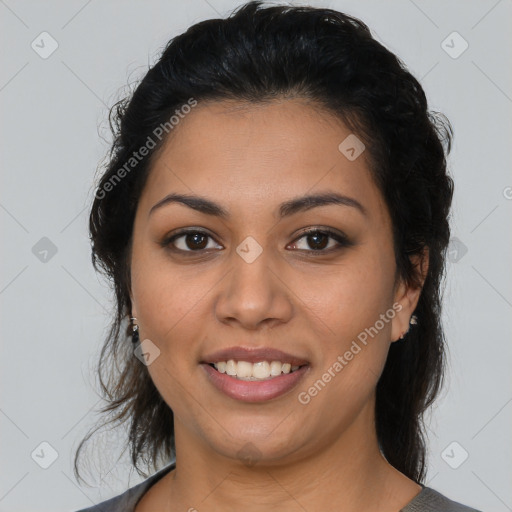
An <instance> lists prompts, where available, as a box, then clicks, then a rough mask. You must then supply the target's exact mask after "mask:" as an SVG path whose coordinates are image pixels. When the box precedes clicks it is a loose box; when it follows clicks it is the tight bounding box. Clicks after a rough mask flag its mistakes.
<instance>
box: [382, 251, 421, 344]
mask: <svg viewBox="0 0 512 512" xmlns="http://www.w3.org/2000/svg"><path fill="white" fill-rule="evenodd" d="M409 259H410V260H411V262H412V264H413V267H414V271H415V272H416V275H417V276H418V280H419V281H420V286H417V287H416V286H407V284H406V283H405V282H403V281H402V280H400V282H399V284H398V287H397V289H396V291H395V299H394V303H399V304H400V305H401V306H402V309H400V311H397V313H396V315H395V316H394V318H393V320H392V321H391V341H392V342H395V341H398V340H399V339H400V336H402V335H405V333H406V332H407V331H408V330H409V322H410V320H411V316H412V314H413V313H414V310H415V309H416V306H417V305H418V301H419V299H420V295H421V290H422V289H423V284H424V283H425V279H426V278H427V273H428V264H429V250H428V247H426V246H425V248H424V249H423V252H422V253H421V254H414V255H413V256H410V257H409Z"/></svg>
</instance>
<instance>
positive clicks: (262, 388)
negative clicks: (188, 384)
mask: <svg viewBox="0 0 512 512" xmlns="http://www.w3.org/2000/svg"><path fill="white" fill-rule="evenodd" d="M201 367H202V368H203V369H204V371H205V372H206V376H207V377H208V379H209V381H210V382H211V383H212V384H213V385H214V386H215V387H216V388H217V389H218V390H219V391H222V392H223V393H224V394H225V395H227V396H229V397H231V398H234V399H235V400H241V401H243V402H264V401H267V400H272V399H273V398H277V397H278V396H281V395H284V394H285V393H287V392H288V391H290V390H291V389H293V388H294V387H295V386H296V385H297V384H298V383H299V381H300V380H301V379H302V378H303V377H304V375H305V374H306V372H307V371H308V369H309V366H308V365H306V366H302V367H301V368H299V369H298V370H295V371H294V372H291V373H286V374H283V375H279V376H277V377H273V378H271V379H267V380H261V381H254V380H252V381H247V380H239V379H237V378H236V377H231V376H230V375H228V374H226V373H220V372H218V371H217V370H216V369H215V368H212V367H211V366H210V365H209V364H201Z"/></svg>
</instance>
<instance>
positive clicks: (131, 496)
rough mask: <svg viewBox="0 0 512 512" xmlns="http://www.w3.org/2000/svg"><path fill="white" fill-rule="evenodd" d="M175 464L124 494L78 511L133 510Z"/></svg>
mask: <svg viewBox="0 0 512 512" xmlns="http://www.w3.org/2000/svg"><path fill="white" fill-rule="evenodd" d="M174 465H175V463H174V462H173V463H172V464H170V465H168V466H166V467H165V468H163V469H161V470H160V471H158V472H157V473H155V474H154V475H151V476H150V477H149V478H147V479H146V480H144V481H143V482H140V483H139V484H137V485H135V486H133V487H130V488H129V489H128V490H126V491H125V492H123V493H122V494H119V495H117V496H114V497H113V498H110V499H108V500H106V501H102V502H101V503H97V504H96V505H94V506H92V507H89V508H83V509H80V510H78V511H77V512H133V511H134V510H135V505H136V504H137V502H138V501H139V500H140V499H141V498H142V496H143V495H144V493H146V492H147V491H148V489H149V488H150V487H151V486H152V485H153V484H155V483H156V482H157V481H158V480H160V478H162V477H163V476H164V475H166V474H167V473H168V472H169V471H171V470H172V469H174Z"/></svg>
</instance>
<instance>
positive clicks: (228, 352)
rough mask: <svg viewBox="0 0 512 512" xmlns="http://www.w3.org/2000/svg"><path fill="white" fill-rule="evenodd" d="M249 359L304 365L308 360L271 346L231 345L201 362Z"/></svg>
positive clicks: (253, 361)
mask: <svg viewBox="0 0 512 512" xmlns="http://www.w3.org/2000/svg"><path fill="white" fill-rule="evenodd" d="M230 359H233V360H235V361H247V362H248V363H257V362H259V361H270V362H272V361H280V362H281V363H290V364H291V365H292V366H303V365H305V364H308V361H306V360H305V359H302V358H301V357H298V356H295V355H293V354H288V353H286V352H283V351H282V350H277V349H275V348H270V347H261V348H246V347H230V348H225V349H222V350H218V351H217V352H213V353H212V354H208V355H207V356H206V357H204V358H203V359H202V361H201V363H206V364H211V363H218V362H219V361H229V360H230Z"/></svg>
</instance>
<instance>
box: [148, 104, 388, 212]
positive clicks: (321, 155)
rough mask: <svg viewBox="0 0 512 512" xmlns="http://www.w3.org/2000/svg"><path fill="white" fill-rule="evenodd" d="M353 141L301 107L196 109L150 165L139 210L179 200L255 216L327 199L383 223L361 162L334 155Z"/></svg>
mask: <svg viewBox="0 0 512 512" xmlns="http://www.w3.org/2000/svg"><path fill="white" fill-rule="evenodd" d="M353 135H354V134H352V132H351V130H350V129H349V128H348V127H347V126H345V125H344V124H343V122H341V120H339V119H338V118H336V117H334V116H333V115H331V114H329V113H327V112H325V111H321V110H320V109H318V108H315V107H314V106H313V105H312V104H308V103H307V102H306V101H304V100H298V99H293V100H284V101H272V102H270V103H264V104H261V103H258V104H248V103H241V102H232V101H221V102H210V103H206V104H199V105H198V106H196V107H195V108H194V109H192V110H191V112H190V113H188V114H186V115H185V116H183V118H182V119H180V121H179V123H178V124H177V125H176V126H175V127H174V129H173V131H172V132H171V136H170V137H169V138H168V140H167V141H166V142H165V145H164V147H163V148H162V151H161V152H160V154H159V155H158V157H157V158H156V159H155V161H154V162H153V166H152V169H151V171H150V176H149V178H148V181H147V184H146V187H145V190H144V193H143V197H142V198H141V203H144V204H141V206H144V207H145V208H148V209H149V208H151V206H152V205H153V204H154V203H156V202H157V201H159V200H160V199H162V197H164V196H165V195H166V194H169V193H171V192H183V193H193V194H197V195H202V196H205V197H214V198H215V199H216V201H217V202H220V203H221V204H225V205H232V207H233V210H234V211H235V210H236V209H244V210H251V211H252V212H258V211H261V208H264V209H265V210H268V209H269V208H272V204H273V203H275V204H277V203H280V202H282V201H285V200H287V199H289V198H291V197H298V196H300V195H306V194H312V193H315V192H317V191H322V192H325V191H333V192H338V193H341V194H344V195H347V196H351V197H354V198H355V199H357V200H358V201H359V202H361V203H362V204H364V206H365V207H366V208H367V210H369V212H370V214H371V213H372V212H373V215H377V216H382V215H383V214H384V213H385V210H386V208H385V205H384V201H383V198H382V196H381V194H380V192H379V191H378V189H377V187H376V186H375V184H374V182H373V179H372V177H371V174H370V171H369V166H368V161H367V155H366V154H365V152H364V151H363V153H362V154H361V155H360V156H359V157H358V158H356V159H355V160H349V159H348V158H347V157H346V156H345V154H344V153H342V152H341V151H340V149H339V146H340V144H342V143H343V141H345V140H346V139H347V137H350V136H352V137H353ZM349 140H350V139H349ZM228 209H229V206H228Z"/></svg>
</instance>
